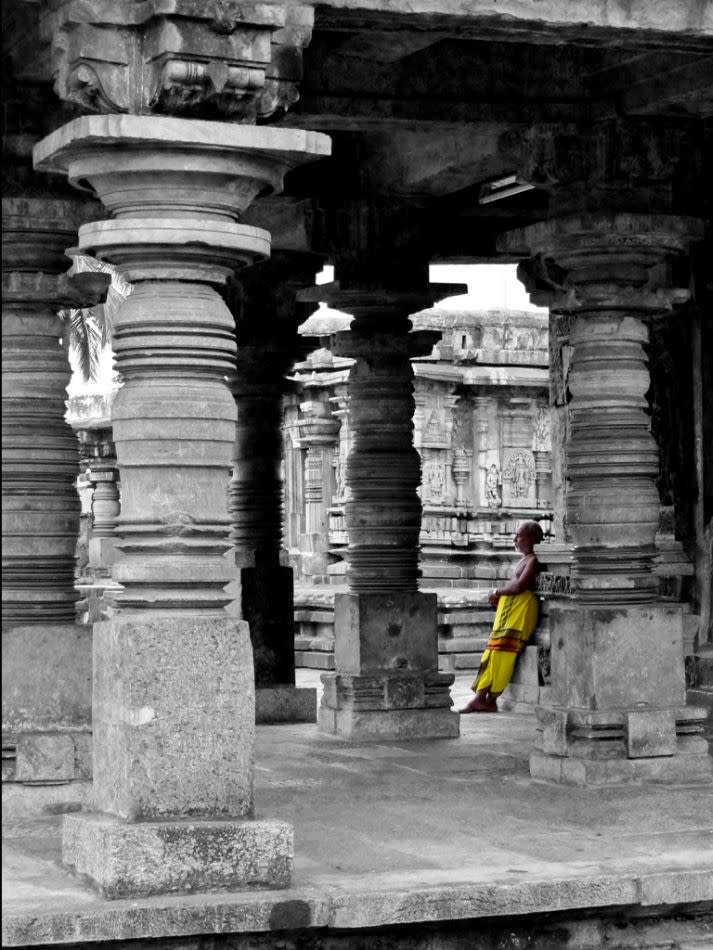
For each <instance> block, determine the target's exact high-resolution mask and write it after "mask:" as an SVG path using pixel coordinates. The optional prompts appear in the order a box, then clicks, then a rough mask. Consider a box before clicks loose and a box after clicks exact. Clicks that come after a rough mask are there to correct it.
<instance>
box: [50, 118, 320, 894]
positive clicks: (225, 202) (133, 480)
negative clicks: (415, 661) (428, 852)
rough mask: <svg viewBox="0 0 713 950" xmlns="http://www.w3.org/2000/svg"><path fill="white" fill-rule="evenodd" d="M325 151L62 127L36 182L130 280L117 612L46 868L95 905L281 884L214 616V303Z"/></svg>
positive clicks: (229, 348)
mask: <svg viewBox="0 0 713 950" xmlns="http://www.w3.org/2000/svg"><path fill="white" fill-rule="evenodd" d="M328 151H329V142H328V140H327V139H326V137H324V136H319V135H317V136H310V135H309V134H305V133H301V132H299V131H294V130H286V131H276V130H274V129H256V128H247V127H246V126H235V125H230V126H228V125H220V124H218V123H207V122H196V121H187V120H178V119H166V118H146V117H137V116H130V115H123V116H117V115H114V116H94V117H85V118H82V119H77V120H75V121H73V122H70V123H69V124H68V125H66V126H63V127H62V128H60V129H58V130H57V131H56V132H54V133H53V134H52V135H50V136H49V137H48V138H46V139H44V140H43V141H42V142H40V143H39V144H38V146H37V147H36V149H35V161H36V165H37V166H38V167H40V168H41V169H43V170H46V171H55V172H57V171H60V172H64V173H66V174H67V175H68V177H69V180H70V181H71V182H79V181H81V182H82V184H83V185H88V186H91V187H92V188H94V190H95V191H96V192H97V194H98V195H99V197H100V198H101V199H102V201H103V202H104V204H105V205H106V206H107V208H109V210H110V211H111V212H113V213H114V214H115V216H116V218H115V220H110V221H101V222H97V223H94V224H89V225H85V226H83V227H82V228H81V229H80V232H79V245H80V250H81V251H83V252H88V253H92V254H94V255H95V256H97V257H99V258H101V259H105V260H108V261H110V262H111V263H113V264H115V265H117V267H118V269H119V271H120V272H121V273H122V275H123V276H124V277H126V278H127V279H128V280H130V281H132V282H134V283H135V287H134V290H133V292H132V293H131V295H130V296H129V297H128V298H127V299H126V300H125V301H124V302H123V304H122V305H121V307H120V309H119V312H118V314H117V316H116V319H115V335H114V351H115V353H116V356H117V369H118V371H119V372H120V373H121V375H122V376H123V378H124V380H125V383H124V386H123V387H122V389H121V390H120V391H119V392H118V394H117V396H116V399H115V400H114V404H113V406H112V428H113V436H114V442H115V444H116V455H117V464H118V469H119V472H120V477H121V484H122V505H121V516H120V517H119V519H118V523H117V533H118V535H119V539H120V540H119V541H118V542H117V547H118V548H119V549H120V550H121V552H122V557H121V558H120V559H119V560H118V561H117V564H116V568H115V579H116V580H117V581H118V582H120V583H121V584H122V585H123V589H122V591H121V592H120V593H119V594H118V595H117V597H116V601H115V603H116V607H117V611H118V613H117V615H116V617H115V618H114V619H112V620H111V621H106V622H104V623H100V624H97V628H96V637H95V643H94V806H95V808H96V810H97V811H98V812H101V813H103V815H104V816H105V817H102V818H101V819H99V818H98V817H97V816H92V815H83V816H76V817H75V818H74V819H73V820H72V821H71V822H68V823H67V825H66V828H65V835H64V843H63V856H64V861H65V863H66V864H67V865H68V866H70V867H73V868H74V869H75V870H76V871H77V873H79V874H82V875H85V876H86V877H88V878H89V879H90V881H91V882H92V883H93V884H94V885H95V886H96V887H98V888H99V889H100V890H102V892H103V893H104V894H105V895H106V896H107V897H121V896H144V895H146V894H158V893H179V892H181V893H182V892H186V891H191V890H200V889H221V888H223V889H224V888H233V887H242V886H246V885H248V884H252V883H260V884H263V885H265V884H267V885H273V886H280V887H285V886H287V884H288V883H289V869H290V862H291V854H292V843H291V836H290V834H289V831H288V829H287V828H286V827H285V826H284V825H283V824H281V823H279V822H278V823H262V824H260V825H254V824H243V822H242V821H241V819H249V818H251V817H252V809H253V738H254V722H255V707H254V672H253V662H252V648H251V644H250V636H249V629H248V625H247V623H245V622H244V621H243V620H240V619H235V618H232V617H230V616H229V615H228V614H227V613H226V612H225V610H224V608H225V606H226V605H227V604H228V603H229V601H230V599H231V598H230V595H229V594H228V593H227V592H226V591H225V587H226V584H227V583H228V582H229V581H230V580H231V579H232V578H234V576H235V566H234V562H233V559H232V557H230V556H229V555H228V551H229V548H230V542H229V536H228V535H229V528H230V519H229V516H228V510H227V503H226V496H227V488H228V481H229V475H230V469H231V464H232V459H233V445H234V441H235V424H236V415H237V414H236V408H235V401H234V399H233V395H232V393H231V391H230V389H229V386H228V380H229V378H230V377H231V376H232V374H233V373H234V370H235V351H236V343H235V333H234V322H233V317H232V315H231V313H230V311H229V309H228V307H227V306H226V304H225V303H224V301H223V300H222V299H221V297H220V295H219V294H218V292H217V291H216V289H215V288H214V286H213V285H214V284H221V283H222V282H224V281H225V280H226V279H227V278H228V277H229V276H231V275H232V274H233V272H234V271H235V269H236V268H237V267H238V266H240V265H242V264H245V263H248V262H249V263H254V262H255V261H256V260H258V259H261V258H264V257H266V256H267V255H268V254H269V248H270V236H269V234H268V233H267V232H265V231H262V230H260V229H258V228H252V227H247V226H244V225H241V224H238V223H237V219H238V217H239V215H240V213H241V212H242V211H243V210H244V209H245V208H246V207H247V205H248V204H249V203H250V201H251V200H252V198H253V197H254V196H255V195H256V194H257V193H258V192H260V191H262V190H264V189H271V190H274V191H279V190H280V187H281V184H282V175H283V174H284V173H285V172H286V171H287V170H288V169H289V168H291V167H294V166H295V165H296V164H300V163H301V162H303V161H305V160H307V159H308V158H315V157H317V156H319V155H323V154H327V153H328Z"/></svg>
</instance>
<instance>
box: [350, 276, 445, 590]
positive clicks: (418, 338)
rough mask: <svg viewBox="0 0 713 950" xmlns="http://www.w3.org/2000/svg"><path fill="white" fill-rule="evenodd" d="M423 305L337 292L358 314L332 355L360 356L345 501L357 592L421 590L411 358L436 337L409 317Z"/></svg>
mask: <svg viewBox="0 0 713 950" xmlns="http://www.w3.org/2000/svg"><path fill="white" fill-rule="evenodd" d="M423 305H424V301H423V298H420V299H416V298H415V297H414V295H402V296H401V297H399V296H397V295H395V294H388V293H385V292H383V291H375V292H373V293H371V294H370V293H368V292H362V291H351V292H343V293H340V294H339V302H338V304H337V306H338V307H339V308H340V309H344V310H347V311H348V312H349V313H353V314H354V317H355V319H354V322H353V323H352V325H351V329H350V330H348V331H346V332H343V333H338V334H336V335H335V337H334V340H333V350H334V352H335V354H337V355H340V356H348V357H351V358H353V359H354V360H355V363H354V365H353V366H352V367H351V369H350V371H349V420H350V426H351V431H352V433H353V448H352V451H351V452H350V454H349V457H348V460H347V470H346V482H347V486H348V488H349V490H350V497H349V500H348V501H347V502H346V506H345V513H346V523H347V530H348V532H349V550H348V560H349V569H348V571H347V582H348V584H349V588H350V590H353V591H362V590H363V591H387V590H393V591H397V590H399V591H416V590H418V578H419V577H420V570H419V566H418V560H419V545H418V538H419V532H420V529H421V500H420V498H419V497H418V494H417V489H418V487H419V485H420V483H421V461H420V457H419V454H418V452H417V451H416V449H415V448H414V445H413V413H414V405H415V404H414V398H413V368H412V366H411V362H410V360H411V357H414V356H424V355H426V354H427V353H430V352H431V350H432V349H433V346H434V344H435V343H436V342H437V340H438V334H437V333H434V332H430V331H420V332H416V333H414V332H409V331H410V330H411V322H410V321H409V319H408V315H409V314H410V313H413V312H415V311H416V310H417V309H422V307H423Z"/></svg>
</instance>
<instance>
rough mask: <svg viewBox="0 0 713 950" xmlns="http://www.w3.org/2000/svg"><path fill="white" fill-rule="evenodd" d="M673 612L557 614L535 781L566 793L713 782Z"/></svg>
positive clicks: (569, 608) (573, 609) (583, 607)
mask: <svg viewBox="0 0 713 950" xmlns="http://www.w3.org/2000/svg"><path fill="white" fill-rule="evenodd" d="M682 630H683V622H682V612H681V608H680V607H679V606H678V605H676V604H670V605H669V604H658V603H653V604H646V605H641V606H638V605H637V606H631V605H621V604H611V605H605V604H602V605H590V604H580V603H578V602H576V601H572V602H570V603H569V604H557V605H554V604H553V605H552V606H551V608H550V640H551V662H552V687H551V696H552V704H551V705H549V704H548V705H542V706H538V707H537V708H536V710H535V711H536V715H537V719H538V728H539V735H538V738H537V740H536V742H535V745H536V749H537V751H536V752H534V753H533V755H532V757H531V759H530V774H531V775H532V776H533V778H539V779H544V780H547V781H552V782H558V783H560V782H561V783H563V784H567V785H587V786H590V785H591V786H598V785H621V784H626V783H641V782H709V781H710V780H711V762H710V759H709V757H708V754H707V750H708V745H707V743H706V741H705V740H704V739H703V737H702V733H703V724H704V720H705V718H706V711H705V710H703V709H698V708H696V707H693V706H686V705H685V695H686V694H685V679H684V669H683V645H682Z"/></svg>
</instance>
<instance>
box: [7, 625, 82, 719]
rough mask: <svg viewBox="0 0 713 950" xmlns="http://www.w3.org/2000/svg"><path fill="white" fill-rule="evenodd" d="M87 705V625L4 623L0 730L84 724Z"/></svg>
mask: <svg viewBox="0 0 713 950" xmlns="http://www.w3.org/2000/svg"><path fill="white" fill-rule="evenodd" d="M91 709H92V630H91V627H81V626H78V625H77V624H74V623H48V624H42V625H40V624H18V625H15V624H9V623H6V624H3V628H2V718H3V730H4V731H7V732H30V731H31V730H32V729H38V730H39V731H47V730H51V729H67V728H71V727H85V728H88V727H89V724H90V722H91Z"/></svg>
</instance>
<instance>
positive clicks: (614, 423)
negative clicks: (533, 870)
mask: <svg viewBox="0 0 713 950" xmlns="http://www.w3.org/2000/svg"><path fill="white" fill-rule="evenodd" d="M699 231H700V228H699V223H698V222H696V221H694V220H691V219H684V218H677V217H674V216H664V215H644V214H596V215H589V216H583V217H569V218H562V219H553V220H551V221H549V222H546V223H543V224H538V225H534V226H532V227H530V228H527V229H525V230H524V231H522V232H516V233H514V234H513V235H511V236H509V238H508V241H507V243H508V246H510V247H511V248H514V247H516V246H522V245H526V246H528V247H529V248H530V250H531V251H532V252H533V253H534V254H540V255H542V257H543V258H544V259H546V260H552V261H554V262H555V263H556V264H557V265H558V267H559V268H561V269H562V271H563V272H564V274H565V278H564V280H565V284H564V288H563V293H562V295H561V296H560V297H559V298H556V299H555V300H554V302H553V304H552V306H553V309H554V310H555V311H556V312H562V313H566V314H568V315H570V317H571V318H572V326H571V331H570V336H569V344H570V346H571V348H572V352H571V363H570V370H569V377H568V388H569V391H570V393H571V402H570V404H569V413H570V428H569V435H568V438H567V442H566V444H565V446H564V466H565V472H566V477H567V480H568V489H567V495H566V499H567V501H566V505H567V512H566V525H567V538H566V540H567V541H569V542H570V543H571V544H572V546H573V557H574V566H573V587H574V599H573V600H572V602H570V603H568V604H567V605H555V604H554V603H553V604H552V606H551V608H550V624H551V642H552V698H553V705H552V706H551V707H550V708H546V709H544V708H540V709H539V710H538V717H539V719H540V724H541V728H542V733H541V738H540V740H539V744H538V750H537V751H536V752H535V753H534V754H533V755H532V757H531V760H530V770H531V774H532V775H533V776H534V777H536V778H544V779H549V780H552V781H556V782H564V783H569V784H578V785H604V784H616V783H622V782H630V781H641V780H654V781H672V782H682V781H683V782H687V781H696V780H708V779H710V774H711V772H710V769H711V766H710V760H709V759H708V756H707V754H706V743H705V741H704V740H703V739H702V738H701V737H700V736H699V735H698V733H699V732H700V731H701V719H703V718H705V713H704V712H703V711H702V710H698V709H695V708H691V707H686V705H685V683H684V669H683V650H682V616H681V608H680V607H679V606H678V605H672V604H662V603H659V602H658V600H657V597H658V591H657V578H656V576H655V575H654V573H653V571H652V566H653V559H654V555H655V549H654V537H655V533H656V529H657V525H658V512H659V498H658V493H657V490H656V485H655V477H656V475H657V473H658V457H657V447H656V444H655V442H654V439H653V437H652V435H651V432H650V420H649V415H648V406H647V401H646V392H647V390H648V388H649V383H650V380H649V372H648V366H647V359H646V351H645V346H646V343H647V340H648V329H647V326H646V318H647V317H650V316H652V315H654V314H660V313H661V312H664V311H666V310H670V309H671V307H672V304H671V299H672V296H673V297H675V296H678V297H679V298H680V296H681V294H680V292H676V291H674V292H672V293H667V292H664V291H663V290H661V289H658V288H656V287H655V286H654V284H653V282H652V281H650V280H649V274H650V273H651V271H652V269H653V268H654V267H655V265H657V264H659V263H660V262H661V261H662V260H664V259H665V257H666V256H667V255H669V254H672V253H681V252H683V251H685V249H686V248H687V245H688V242H689V241H690V240H691V239H692V238H695V237H696V236H698V234H699ZM684 296H685V295H684Z"/></svg>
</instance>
